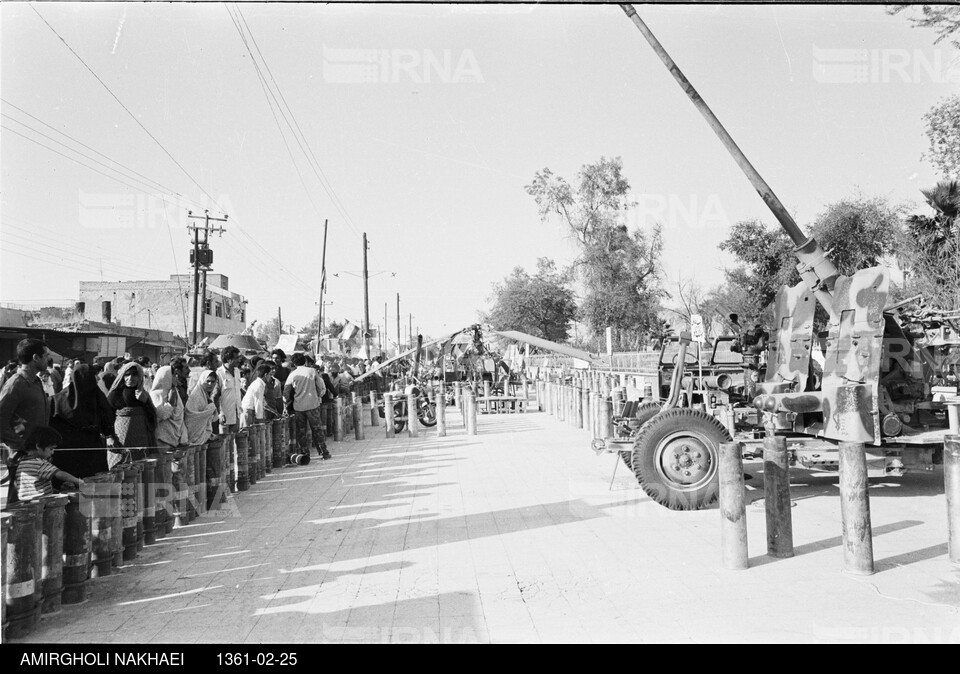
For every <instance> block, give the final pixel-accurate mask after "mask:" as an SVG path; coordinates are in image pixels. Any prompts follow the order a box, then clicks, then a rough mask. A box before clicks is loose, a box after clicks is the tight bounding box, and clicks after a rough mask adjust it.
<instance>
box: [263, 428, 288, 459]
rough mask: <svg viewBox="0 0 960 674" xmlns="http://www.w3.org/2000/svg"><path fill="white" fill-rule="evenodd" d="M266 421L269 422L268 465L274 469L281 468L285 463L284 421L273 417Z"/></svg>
mask: <svg viewBox="0 0 960 674" xmlns="http://www.w3.org/2000/svg"><path fill="white" fill-rule="evenodd" d="M268 423H269V424H270V450H271V455H270V463H271V466H270V467H271V468H272V469H274V470H276V469H277V468H283V466H284V464H286V463H287V456H286V452H285V451H284V445H283V426H284V422H283V419H273V420H272V421H270V422H268Z"/></svg>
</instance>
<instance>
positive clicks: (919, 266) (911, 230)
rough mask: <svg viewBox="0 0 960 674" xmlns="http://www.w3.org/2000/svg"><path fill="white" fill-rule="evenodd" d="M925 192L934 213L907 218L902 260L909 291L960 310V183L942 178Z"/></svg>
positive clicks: (938, 304) (954, 309) (935, 303)
mask: <svg viewBox="0 0 960 674" xmlns="http://www.w3.org/2000/svg"><path fill="white" fill-rule="evenodd" d="M921 192H922V194H923V196H924V197H925V198H926V200H927V203H928V204H929V205H930V207H931V208H932V209H933V211H934V213H933V215H926V214H916V215H911V216H910V217H908V218H907V220H906V232H905V236H904V237H903V242H902V249H901V250H902V254H901V260H902V262H901V263H902V264H903V266H904V267H905V269H906V272H907V284H908V293H922V294H923V295H924V297H925V298H926V299H927V300H928V301H929V302H930V303H931V304H933V305H934V306H936V307H938V308H940V309H944V310H946V311H956V310H960V185H958V183H957V182H956V181H950V182H941V183H938V184H937V186H936V187H934V188H933V189H931V190H922V191H921Z"/></svg>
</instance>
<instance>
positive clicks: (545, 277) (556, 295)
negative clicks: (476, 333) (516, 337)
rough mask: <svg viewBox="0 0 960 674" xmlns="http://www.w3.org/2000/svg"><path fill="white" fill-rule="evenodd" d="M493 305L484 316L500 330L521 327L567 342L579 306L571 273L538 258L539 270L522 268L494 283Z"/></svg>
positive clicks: (555, 340)
mask: <svg viewBox="0 0 960 674" xmlns="http://www.w3.org/2000/svg"><path fill="white" fill-rule="evenodd" d="M491 299H492V300H493V308H492V309H491V310H490V313H489V314H487V315H486V316H485V317H484V320H485V321H486V322H487V323H490V324H491V325H493V327H494V328H496V329H498V330H519V331H521V332H526V333H528V334H531V335H534V336H535V337H542V338H544V339H549V340H551V341H554V342H565V341H567V339H568V337H569V327H570V323H571V322H572V321H573V319H574V318H575V316H576V311H577V305H576V302H575V301H574V296H573V291H572V290H571V289H570V274H569V272H561V271H558V270H557V267H556V265H555V264H554V262H553V261H552V260H549V259H547V258H544V257H541V258H539V259H538V260H537V273H536V275H534V276H530V275H529V274H528V273H527V272H526V271H524V270H523V269H522V268H521V267H517V268H515V269H514V270H513V272H512V273H511V274H510V276H508V277H506V278H505V279H504V280H503V282H502V283H496V284H494V286H493V295H492V298H491Z"/></svg>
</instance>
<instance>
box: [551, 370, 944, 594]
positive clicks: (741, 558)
mask: <svg viewBox="0 0 960 674" xmlns="http://www.w3.org/2000/svg"><path fill="white" fill-rule="evenodd" d="M613 382H614V380H613V377H612V376H610V375H603V374H600V373H587V374H586V375H583V376H579V377H577V376H575V377H573V378H572V383H562V382H560V381H553V380H551V379H550V377H549V376H547V377H545V378H542V379H541V378H538V379H537V380H536V381H535V385H534V393H535V396H536V403H537V407H538V409H540V410H541V411H544V412H547V413H549V414H551V415H552V416H555V417H557V419H558V420H560V421H564V422H566V423H568V424H569V425H572V426H574V427H577V428H584V429H587V430H589V431H590V433H591V436H592V437H593V438H602V437H609V436H611V435H613V429H612V418H613V413H614V408H615V403H616V393H615V391H613V389H611V388H610V386H611V384H612V383H613ZM623 383H624V376H623V375H620V384H621V386H622V385H623ZM634 383H635V384H637V383H639V382H634ZM593 387H595V388H593ZM649 388H650V387H649V386H648V385H646V384H644V391H645V395H646V392H647V389H649ZM601 391H602V392H601ZM947 411H948V418H949V423H950V434H948V435H947V436H946V437H945V440H944V462H943V463H944V483H945V491H946V502H947V516H948V517H947V519H948V556H949V560H950V562H951V563H952V564H956V565H960V435H958V433H960V404H957V403H951V404H948V405H947ZM839 453H840V509H841V520H842V548H843V551H842V569H843V571H844V572H846V573H850V574H857V575H869V574H872V573H874V571H875V568H874V558H873V537H872V527H871V519H870V500H869V494H868V486H869V482H868V479H867V475H868V473H867V463H866V453H865V448H864V444H863V443H859V442H841V443H839ZM718 471H719V483H720V484H719V489H720V514H721V549H722V563H723V566H724V568H727V569H733V570H737V569H746V568H748V567H749V559H748V556H747V522H746V502H745V498H744V494H745V491H744V490H745V485H744V473H743V456H742V446H741V445H740V443H738V442H730V443H722V444H721V447H720V457H719V467H718ZM763 475H764V507H765V517H766V538H767V540H766V542H767V554H768V555H770V556H772V557H777V558H789V557H792V556H793V555H794V549H793V521H792V515H791V506H792V502H791V498H790V478H789V453H788V450H787V440H786V438H785V437H782V436H775V435H768V437H766V438H764V441H763Z"/></svg>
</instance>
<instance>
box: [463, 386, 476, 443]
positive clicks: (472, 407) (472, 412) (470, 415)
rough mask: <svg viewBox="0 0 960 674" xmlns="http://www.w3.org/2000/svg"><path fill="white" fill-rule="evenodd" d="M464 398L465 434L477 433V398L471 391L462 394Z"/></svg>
mask: <svg viewBox="0 0 960 674" xmlns="http://www.w3.org/2000/svg"><path fill="white" fill-rule="evenodd" d="M464 397H465V399H466V405H465V407H466V425H467V435H476V434H477V398H476V396H474V394H473V393H468V394H467V395H466V396H464Z"/></svg>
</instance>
